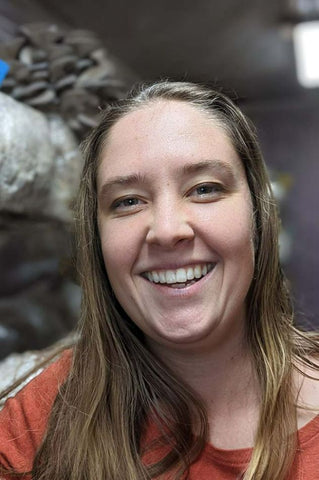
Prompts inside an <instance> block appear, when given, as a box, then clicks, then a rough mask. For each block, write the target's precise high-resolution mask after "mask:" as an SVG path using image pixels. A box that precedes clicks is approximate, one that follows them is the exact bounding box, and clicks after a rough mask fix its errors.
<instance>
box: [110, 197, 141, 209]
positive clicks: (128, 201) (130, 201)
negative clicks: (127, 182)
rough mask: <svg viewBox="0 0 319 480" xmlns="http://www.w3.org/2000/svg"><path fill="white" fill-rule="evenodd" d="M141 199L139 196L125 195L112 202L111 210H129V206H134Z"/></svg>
mask: <svg viewBox="0 0 319 480" xmlns="http://www.w3.org/2000/svg"><path fill="white" fill-rule="evenodd" d="M141 203H142V201H141V200H140V199H139V198H136V197H126V198H122V199H119V200H116V201H115V202H114V203H113V204H112V210H123V209H124V210H129V209H131V208H134V207H136V206H137V205H140V204H141Z"/></svg>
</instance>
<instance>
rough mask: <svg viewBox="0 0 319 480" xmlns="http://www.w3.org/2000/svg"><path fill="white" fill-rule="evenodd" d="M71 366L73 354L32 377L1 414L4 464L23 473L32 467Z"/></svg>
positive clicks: (66, 354) (0, 462) (0, 455)
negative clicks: (55, 401)
mask: <svg viewBox="0 0 319 480" xmlns="http://www.w3.org/2000/svg"><path fill="white" fill-rule="evenodd" d="M70 365H71V351H70V350H67V351H65V352H64V353H63V354H62V355H61V356H60V357H59V358H58V359H57V360H56V361H54V362H53V363H52V364H50V365H49V366H48V367H47V368H45V369H44V370H43V371H42V372H41V373H39V374H38V375H37V376H36V377H34V378H32V379H31V380H30V381H29V382H28V383H27V384H26V385H25V386H23V388H22V389H21V390H20V391H19V392H18V393H17V394H16V395H15V396H13V397H10V398H8V399H7V401H6V402H5V404H4V407H3V409H2V410H1V412H0V465H1V466H2V467H4V468H14V469H18V470H20V471H25V470H28V469H30V468H31V467H32V463H33V458H34V455H35V453H36V451H37V449H38V446H39V444H40V442H41V440H42V438H43V435H44V433H45V430H46V425H47V420H48V417H49V414H50V411H51V408H52V405H53V402H54V400H55V398H56V396H57V394H58V391H59V387H60V386H61V385H62V384H63V383H64V381H65V379H66V377H67V375H68V372H69V370H70Z"/></svg>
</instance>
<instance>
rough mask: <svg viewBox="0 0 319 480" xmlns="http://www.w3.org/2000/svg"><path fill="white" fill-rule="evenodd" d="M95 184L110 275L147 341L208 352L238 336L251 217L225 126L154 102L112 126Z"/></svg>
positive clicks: (249, 265) (185, 108) (250, 257)
mask: <svg viewBox="0 0 319 480" xmlns="http://www.w3.org/2000/svg"><path fill="white" fill-rule="evenodd" d="M97 183H98V223H99V232H100V237H101V245H102V251H103V257H104V262H105V266H106V270H107V273H108V277H109V280H110V282H111V285H112V288H113V291H114V293H115V295H116V297H117V299H118V301H119V302H120V304H121V305H122V307H123V308H124V310H125V311H126V312H127V314H128V315H129V317H130V318H131V319H132V321H133V322H134V323H136V324H137V325H138V326H139V327H140V328H141V330H142V331H143V332H144V333H145V335H146V337H147V339H148V341H149V343H150V344H153V345H154V347H155V346H157V347H158V346H166V347H173V348H177V349H180V348H192V349H195V348H199V349H204V348H206V347H209V348H212V347H214V346H218V345H220V344H221V343H222V342H224V341H227V339H229V338H230V337H232V336H234V335H237V336H238V335H242V334H243V327H244V322H245V298H246V295H247V292H248V289H249V286H250V284H251V280H252V276H253V270H254V252H253V227H252V225H253V220H252V217H253V214H252V204H251V197H250V192H249V188H248V185H247V180H246V176H245V172H244V168H243V166H242V163H241V161H240V159H239V158H238V155H237V154H236V152H235V150H234V148H233V147H232V144H231V142H230V140H229V138H228V137H227V135H226V134H225V132H224V130H223V129H222V128H221V127H219V126H218V124H217V123H216V122H215V121H214V120H212V119H211V118H209V117H208V115H207V114H206V113H204V112H201V111H200V110H199V109H197V108H195V107H193V106H191V105H189V104H187V103H184V102H178V101H164V100H158V101H156V102H154V103H150V104H149V105H147V106H145V107H143V108H141V109H139V110H136V111H133V112H131V113H129V114H127V115H126V116H124V117H123V118H121V119H120V120H119V121H118V122H117V123H116V124H115V125H114V126H113V128H112V129H111V132H110V135H109V137H108V140H107V143H106V146H105V148H104V151H103V152H102V155H101V162H100V166H99V169H98V179H97Z"/></svg>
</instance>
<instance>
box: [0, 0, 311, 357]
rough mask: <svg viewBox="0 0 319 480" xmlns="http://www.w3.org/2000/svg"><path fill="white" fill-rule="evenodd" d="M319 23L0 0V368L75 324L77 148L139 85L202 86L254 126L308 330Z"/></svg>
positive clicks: (209, 10)
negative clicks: (101, 116)
mask: <svg viewBox="0 0 319 480" xmlns="http://www.w3.org/2000/svg"><path fill="white" fill-rule="evenodd" d="M318 22H319V0H268V1H267V2H266V1H264V0H223V1H217V0H197V2H194V1H190V0H183V1H182V0H161V1H157V2H150V1H146V0H139V1H136V2H132V1H130V0H117V2H110V1H105V0H94V2H87V1H84V0H77V1H74V0H68V1H65V0H10V1H9V0H0V58H1V59H2V60H4V64H3V65H2V72H4V73H3V81H2V85H1V87H0V122H1V132H2V137H3V139H2V141H1V144H0V145H1V146H0V228H1V230H0V268H1V284H0V358H4V357H5V356H7V355H8V354H10V353H12V352H23V351H25V350H30V349H39V348H43V347H45V346H47V345H49V344H50V343H52V342H54V341H56V340H58V339H59V338H62V337H63V336H65V335H66V334H67V333H68V332H69V331H70V330H71V329H72V328H73V326H74V325H75V323H76V321H77V318H78V315H79V304H80V291H79V289H78V287H77V285H76V283H75V282H74V278H73V268H72V212H71V205H72V199H73V197H74V193H75V191H76V187H77V183H78V178H79V174H80V170H81V158H80V155H79V153H78V145H79V143H80V142H81V140H82V139H83V138H84V137H85V135H86V134H87V132H88V131H89V130H90V128H91V127H92V126H93V125H94V123H95V122H96V120H97V116H98V106H99V105H100V106H101V105H103V104H105V103H107V102H108V101H109V100H111V99H114V98H119V97H121V96H122V95H123V94H124V93H125V91H127V89H129V88H130V87H131V86H132V85H133V84H134V83H135V82H136V81H137V80H143V81H144V80H145V81H149V80H156V79H159V78H170V79H176V80H191V81H199V82H205V83H208V84H210V85H211V86H215V87H216V88H218V89H221V90H222V91H223V92H224V93H226V94H228V95H230V96H231V97H232V98H233V99H234V100H235V101H236V102H237V103H238V105H239V106H240V107H241V108H242V109H243V110H244V112H245V113H246V114H247V115H248V116H249V117H250V119H251V120H252V121H253V122H254V123H255V125H256V127H257V132H258V135H259V138H260V142H261V146H262V150H263V152H264V156H265V160H266V163H267V165H268V168H269V170H270V173H271V178H272V181H273V186H274V190H275V193H276V196H277V199H278V202H279V205H280V210H281V216H282V234H281V239H280V247H281V257H282V262H283V265H284V269H285V271H286V274H287V276H288V278H289V281H290V282H291V286H292V290H293V294H294V300H295V308H296V313H297V318H298V321H299V322H301V323H303V324H304V325H306V326H307V328H311V326H312V327H318V326H319V295H318V275H319V257H318V255H317V249H318V243H319V222H318V208H319V193H318V192H319V188H318V185H319V168H318V147H319V108H318V107H319V80H318V76H319V75H318V70H319V67H318V62H319V35H318V33H317V30H316V27H317V28H318ZM308 38H309V39H310V43H309V42H308ZM311 55H314V56H313V57H311ZM6 65H9V66H10V70H9V72H8V73H7V74H5V68H6ZM0 67H1V65H0Z"/></svg>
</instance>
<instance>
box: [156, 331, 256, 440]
mask: <svg viewBox="0 0 319 480" xmlns="http://www.w3.org/2000/svg"><path fill="white" fill-rule="evenodd" d="M152 349H153V351H154V353H156V355H157V356H158V357H160V358H161V359H162V361H163V362H164V363H166V364H167V365H168V366H169V368H170V369H171V370H173V372H174V373H176V375H177V376H178V377H179V378H181V379H182V380H183V381H184V382H185V383H186V384H188V385H189V386H190V387H191V389H192V390H193V391H194V392H195V393H196V394H197V395H198V396H199V398H201V400H202V401H203V403H204V405H205V407H206V411H207V417H208V422H209V426H210V441H211V443H213V444H214V445H215V446H217V447H220V448H244V447H250V446H252V444H253V437H254V434H255V430H256V425H257V423H258V415H259V392H260V390H259V384H258V380H257V378H256V373H255V371H254V368H253V362H252V358H251V355H250V352H249V349H248V348H247V347H246V346H245V344H244V341H243V340H242V339H241V340H240V341H239V342H238V340H237V342H236V341H234V339H233V340H232V341H231V340H230V341H229V342H228V344H224V345H221V346H219V347H215V348H214V349H211V350H203V351H200V352H199V351H197V352H192V353H190V352H189V350H187V349H185V350H182V349H178V351H176V350H172V349H169V348H165V349H163V347H162V346H161V347H160V348H156V346H153V348H152ZM164 350H165V351H164ZM236 431H237V432H238V434H237V435H236ZM230 432H231V435H230Z"/></svg>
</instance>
